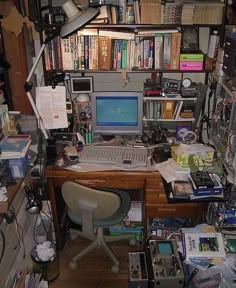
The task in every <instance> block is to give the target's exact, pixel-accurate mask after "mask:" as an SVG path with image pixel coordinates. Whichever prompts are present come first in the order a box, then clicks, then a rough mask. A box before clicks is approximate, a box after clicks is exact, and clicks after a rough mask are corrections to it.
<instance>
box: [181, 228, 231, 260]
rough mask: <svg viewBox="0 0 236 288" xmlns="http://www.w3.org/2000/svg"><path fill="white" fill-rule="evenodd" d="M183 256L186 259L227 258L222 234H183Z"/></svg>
mask: <svg viewBox="0 0 236 288" xmlns="http://www.w3.org/2000/svg"><path fill="white" fill-rule="evenodd" d="M182 246H183V255H184V257H185V258H205V259H211V258H225V256H226V254H225V249H224V242H223V237H222V234H221V233H188V232H186V233H183V234H182Z"/></svg>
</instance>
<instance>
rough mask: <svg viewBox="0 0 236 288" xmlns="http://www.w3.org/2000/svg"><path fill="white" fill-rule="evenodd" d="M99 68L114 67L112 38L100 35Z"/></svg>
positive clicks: (107, 68)
mask: <svg viewBox="0 0 236 288" xmlns="http://www.w3.org/2000/svg"><path fill="white" fill-rule="evenodd" d="M98 55H99V56H98V69H100V70H110V69H111V67H112V39H111V38H110V37H98Z"/></svg>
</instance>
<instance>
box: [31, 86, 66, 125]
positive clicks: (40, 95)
mask: <svg viewBox="0 0 236 288" xmlns="http://www.w3.org/2000/svg"><path fill="white" fill-rule="evenodd" d="M36 106H37V108H38V110H39V114H40V116H41V118H42V120H43V123H44V126H45V128H46V129H58V128H67V127H68V119H67V114H66V89H65V87H64V86H56V87H55V89H53V88H52V87H51V86H44V87H36Z"/></svg>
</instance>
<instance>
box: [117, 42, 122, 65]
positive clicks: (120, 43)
mask: <svg viewBox="0 0 236 288" xmlns="http://www.w3.org/2000/svg"><path fill="white" fill-rule="evenodd" d="M122 45H123V41H122V40H118V41H117V58H116V59H117V62H116V63H117V67H116V68H117V69H121V63H122V62H121V61H122Z"/></svg>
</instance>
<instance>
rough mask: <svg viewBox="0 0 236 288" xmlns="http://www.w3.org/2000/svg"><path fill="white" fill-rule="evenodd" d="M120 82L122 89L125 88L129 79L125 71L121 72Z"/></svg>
mask: <svg viewBox="0 0 236 288" xmlns="http://www.w3.org/2000/svg"><path fill="white" fill-rule="evenodd" d="M121 81H122V85H123V88H125V86H126V85H127V83H128V82H129V77H128V76H127V71H122V72H121Z"/></svg>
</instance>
